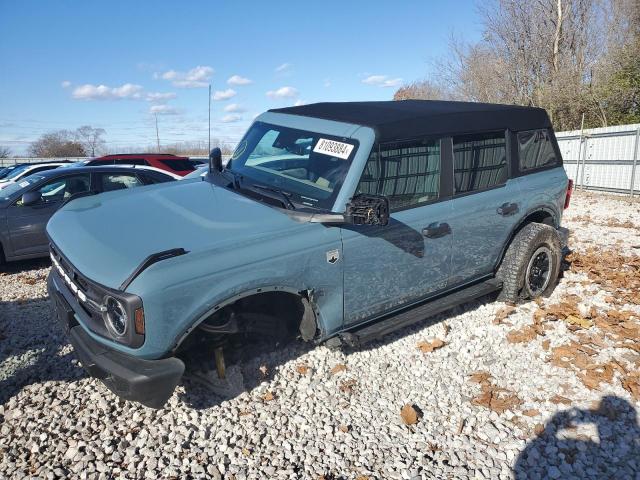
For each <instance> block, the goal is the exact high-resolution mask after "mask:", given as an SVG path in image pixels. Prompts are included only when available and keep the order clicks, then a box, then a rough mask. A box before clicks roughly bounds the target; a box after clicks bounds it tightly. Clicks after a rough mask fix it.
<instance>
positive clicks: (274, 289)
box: [173, 285, 323, 351]
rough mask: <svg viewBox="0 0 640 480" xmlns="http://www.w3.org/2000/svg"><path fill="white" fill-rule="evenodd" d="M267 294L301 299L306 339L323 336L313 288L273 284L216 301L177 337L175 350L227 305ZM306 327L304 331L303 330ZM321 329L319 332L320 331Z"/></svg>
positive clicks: (301, 322) (301, 319) (302, 325)
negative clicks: (296, 287)
mask: <svg viewBox="0 0 640 480" xmlns="http://www.w3.org/2000/svg"><path fill="white" fill-rule="evenodd" d="M267 294H278V295H282V296H288V297H287V298H288V301H290V302H293V301H296V300H297V301H299V302H300V303H301V304H302V306H303V312H302V316H301V318H300V325H299V329H300V333H301V334H302V337H303V339H304V340H306V341H309V340H312V339H314V338H317V337H322V335H323V334H322V332H323V328H322V322H321V318H322V317H321V313H320V309H319V307H318V305H317V304H316V302H315V299H314V292H313V290H309V289H295V288H291V287H290V286H282V285H271V286H263V287H254V288H251V289H249V290H245V291H243V292H241V293H237V294H235V295H232V296H229V297H226V298H225V299H224V300H221V301H218V302H216V303H215V304H214V305H213V306H212V307H210V308H208V309H207V310H206V311H205V312H204V313H203V314H201V315H200V316H198V317H197V319H196V320H195V321H194V322H193V323H192V324H191V325H190V326H189V327H188V328H187V329H186V330H184V331H183V332H182V333H181V335H179V336H178V337H177V340H176V342H175V344H174V346H173V350H174V351H175V350H176V349H177V348H178V347H179V346H180V345H181V344H182V343H183V342H184V341H185V340H186V339H187V338H188V337H189V336H190V335H191V334H192V333H193V332H194V331H196V329H197V328H198V326H200V325H201V324H202V323H203V322H205V321H206V320H207V319H209V318H211V317H212V316H214V315H215V314H216V313H218V312H220V311H222V310H223V309H224V308H225V307H228V306H231V305H233V304H235V303H237V302H238V301H240V300H247V299H250V298H252V297H256V298H257V297H260V296H264V295H267ZM303 329H304V331H302V330H303ZM318 331H319V333H318Z"/></svg>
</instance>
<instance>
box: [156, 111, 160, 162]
mask: <svg viewBox="0 0 640 480" xmlns="http://www.w3.org/2000/svg"><path fill="white" fill-rule="evenodd" d="M156 141H157V142H158V153H160V134H159V133H158V114H157V113H156Z"/></svg>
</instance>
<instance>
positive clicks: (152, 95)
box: [146, 92, 177, 103]
mask: <svg viewBox="0 0 640 480" xmlns="http://www.w3.org/2000/svg"><path fill="white" fill-rule="evenodd" d="M176 97H177V95H176V94H175V93H174V92H166V93H160V92H149V93H147V97H146V99H147V101H148V102H151V103H165V102H166V101H168V100H173V99H174V98H176Z"/></svg>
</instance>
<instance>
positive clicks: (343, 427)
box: [338, 425, 351, 433]
mask: <svg viewBox="0 0 640 480" xmlns="http://www.w3.org/2000/svg"><path fill="white" fill-rule="evenodd" d="M338 430H340V431H341V432H342V433H349V430H351V427H349V426H348V425H340V426H339V427H338Z"/></svg>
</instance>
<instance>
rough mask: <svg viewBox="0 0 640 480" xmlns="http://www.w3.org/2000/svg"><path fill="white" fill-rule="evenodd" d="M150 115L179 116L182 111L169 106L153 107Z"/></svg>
mask: <svg viewBox="0 0 640 480" xmlns="http://www.w3.org/2000/svg"><path fill="white" fill-rule="evenodd" d="M149 113H151V114H152V115H178V114H179V113H180V111H179V110H178V109H176V108H174V107H170V106H169V105H151V108H150V109H149Z"/></svg>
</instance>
